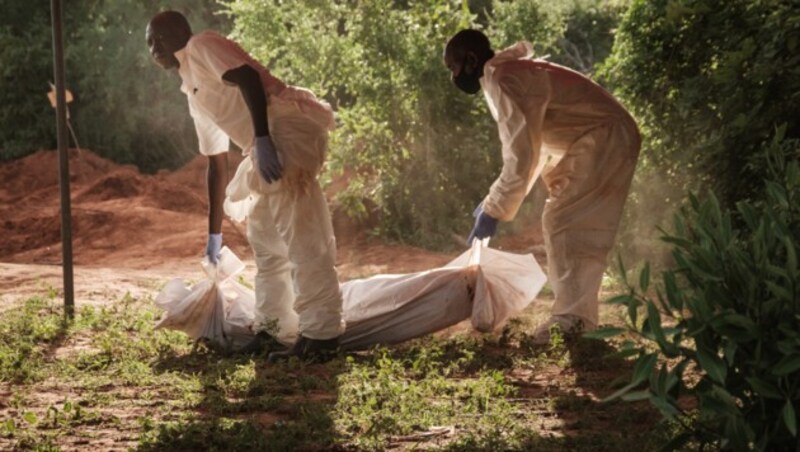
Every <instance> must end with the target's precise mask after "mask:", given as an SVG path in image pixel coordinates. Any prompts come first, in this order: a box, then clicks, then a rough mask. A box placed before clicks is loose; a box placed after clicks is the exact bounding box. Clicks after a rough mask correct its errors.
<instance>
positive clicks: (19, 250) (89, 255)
mask: <svg viewBox="0 0 800 452" xmlns="http://www.w3.org/2000/svg"><path fill="white" fill-rule="evenodd" d="M231 160H232V164H231V167H232V169H231V174H233V170H234V169H235V166H234V165H235V164H236V163H238V161H239V160H240V157H237V156H234V157H233V158H231ZM69 163H70V179H71V195H72V224H73V231H72V234H73V253H74V259H75V262H76V263H78V264H83V265H103V266H120V267H140V268H142V267H144V268H147V267H151V266H157V265H160V264H163V263H164V262H166V261H170V260H175V259H192V260H193V261H194V260H195V259H199V258H200V257H201V255H202V252H203V249H204V248H205V240H206V235H207V233H208V229H207V228H208V221H207V209H208V205H207V201H206V197H207V194H206V188H205V187H206V186H205V184H206V178H205V165H206V164H205V160H204V159H203V158H202V157H200V158H198V159H195V160H193V161H192V162H190V163H189V164H188V165H187V166H186V167H184V168H181V169H180V170H178V171H175V172H162V173H159V174H157V175H147V174H141V173H139V172H138V171H137V170H136V168H135V167H133V166H130V165H117V164H115V163H113V162H111V161H109V160H106V159H104V158H102V157H99V156H98V155H96V154H94V153H93V152H91V151H87V150H81V151H80V152H79V151H77V150H74V149H73V150H70V152H69ZM58 170H59V166H58V154H57V152H55V151H39V152H36V153H34V154H32V155H30V156H28V157H25V158H22V159H19V160H15V161H12V162H8V163H4V164H1V165H0V180H2V181H3V182H2V186H1V187H0V225H2V227H3V232H4V235H3V238H2V240H1V241H0V260H3V261H7V262H18V263H59V262H60V260H61V217H60V191H59V186H58ZM223 233H224V234H225V244H226V245H228V246H229V247H231V248H232V249H234V251H236V252H237V253H239V254H241V255H246V253H247V252H248V246H247V241H246V239H245V237H244V234H243V233H242V229H241V228H240V227H237V226H235V225H233V224H232V223H230V222H226V223H225V224H224V225H223Z"/></svg>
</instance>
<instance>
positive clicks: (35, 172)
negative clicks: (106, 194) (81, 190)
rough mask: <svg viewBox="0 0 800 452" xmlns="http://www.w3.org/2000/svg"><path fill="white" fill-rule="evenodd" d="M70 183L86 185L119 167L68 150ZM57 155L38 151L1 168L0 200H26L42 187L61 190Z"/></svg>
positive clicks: (54, 152)
mask: <svg viewBox="0 0 800 452" xmlns="http://www.w3.org/2000/svg"><path fill="white" fill-rule="evenodd" d="M69 164H70V171H69V174H70V181H71V182H73V183H85V182H86V181H91V180H95V179H97V178H98V177H99V176H101V175H103V174H105V173H107V172H108V171H110V170H111V169H112V168H120V166H119V165H116V164H115V163H113V162H111V161H110V160H106V159H104V158H103V157H100V156H98V155H97V154H94V153H93V152H91V151H86V150H83V151H79V150H77V149H70V150H69ZM58 173H59V163H58V153H57V152H56V151H38V152H36V153H34V154H31V155H29V156H27V157H25V158H22V159H19V160H13V161H11V162H7V163H4V164H2V165H0V180H2V181H3V184H2V186H1V187H0V201H2V202H9V201H14V200H18V199H23V198H26V197H27V196H29V194H30V193H31V192H34V191H37V190H40V189H42V188H51V187H58Z"/></svg>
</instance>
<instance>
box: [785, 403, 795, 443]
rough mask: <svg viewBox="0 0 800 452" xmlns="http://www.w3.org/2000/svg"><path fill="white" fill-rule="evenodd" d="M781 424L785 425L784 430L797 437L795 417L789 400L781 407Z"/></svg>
mask: <svg viewBox="0 0 800 452" xmlns="http://www.w3.org/2000/svg"><path fill="white" fill-rule="evenodd" d="M783 422H784V423H786V428H788V429H789V432H790V433H791V434H792V436H797V417H796V416H795V412H794V407H793V406H792V401H791V400H787V401H786V405H784V406H783Z"/></svg>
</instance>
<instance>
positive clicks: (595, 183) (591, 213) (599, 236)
mask: <svg viewBox="0 0 800 452" xmlns="http://www.w3.org/2000/svg"><path fill="white" fill-rule="evenodd" d="M531 55H532V47H531V45H530V44H529V43H527V42H519V43H517V44H515V45H513V46H511V47H509V48H508V49H506V50H503V51H501V52H499V53H497V54H495V53H494V51H493V50H492V48H491V46H490V44H489V40H488V39H487V37H486V36H485V35H484V34H483V33H481V32H480V31H477V30H462V31H460V32H458V33H457V34H456V35H455V36H453V37H452V38H451V39H450V40H449V41H448V43H447V46H446V48H445V52H444V63H445V65H446V66H447V67H448V69H449V70H450V72H451V73H452V77H453V82H454V83H455V84H456V86H457V87H458V88H459V89H461V90H462V91H464V92H466V93H469V94H475V93H477V92H478V91H480V90H481V89H483V93H484V96H485V97H486V101H487V103H488V106H489V110H490V111H491V113H492V116H493V117H494V119H495V121H497V125H498V131H499V133H500V141H501V142H502V153H503V169H502V172H501V173H500V176H499V177H498V178H497V180H496V181H495V182H494V184H492V186H491V188H490V189H489V194H488V195H487V196H486V198H484V200H483V201H482V202H481V204H479V205H478V208H477V209H476V210H475V212H474V214H473V215H474V216H475V217H476V220H475V226H474V228H473V230H472V232H471V233H470V236H469V239H468V241H469V242H472V240H474V239H484V238H487V237H491V236H492V235H494V233H495V231H496V229H497V224H498V222H499V221H511V220H513V219H514V216H515V215H516V214H517V210H518V209H519V207H520V205H521V204H522V201H523V199H524V198H525V196H526V195H527V194H528V192H530V190H531V188H532V187H533V184H534V182H535V181H536V179H537V178H538V177H539V175H541V176H542V178H543V179H544V182H545V184H546V186H547V189H548V191H549V197H548V200H547V203H546V205H545V208H544V213H543V217H542V223H543V226H544V236H545V248H546V251H547V261H548V279H549V281H550V285H551V287H552V288H553V292H554V294H555V303H554V305H553V308H552V311H551V316H550V318H549V319H548V320H547V321H546V322H545V323H543V324H541V325H539V326H538V327H537V329H536V330H535V332H534V333H533V339H534V341H535V342H536V343H539V344H544V343H547V342H549V340H550V327H551V326H552V325H554V324H557V325H559V326H560V327H561V329H562V331H566V332H579V331H587V330H591V329H594V328H595V327H596V326H597V323H598V292H599V290H600V283H601V281H602V278H603V272H604V271H605V268H606V266H607V262H606V259H607V257H608V253H609V251H610V250H611V248H612V246H613V245H614V237H615V235H616V232H617V228H618V226H619V221H620V217H621V215H622V209H623V206H624V203H625V198H626V197H627V194H628V189H629V188H630V183H631V179H632V178H633V173H634V168H635V166H636V160H637V158H638V155H639V147H640V137H639V132H638V128H637V127H636V123H635V122H634V120H633V119H632V118H631V116H630V114H628V112H627V111H626V110H625V108H623V107H622V106H621V105H620V104H619V102H617V100H616V99H614V97H613V96H611V94H609V93H608V92H607V91H605V90H604V89H603V88H602V87H601V86H600V85H598V84H596V83H595V82H593V81H592V80H590V79H589V78H587V77H585V76H584V75H582V74H580V73H578V72H575V71H573V70H571V69H568V68H566V67H563V66H559V65H557V64H553V63H549V62H547V61H544V60H536V59H532V58H531Z"/></svg>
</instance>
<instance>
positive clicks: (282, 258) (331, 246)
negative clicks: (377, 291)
mask: <svg viewBox="0 0 800 452" xmlns="http://www.w3.org/2000/svg"><path fill="white" fill-rule="evenodd" d="M278 184H280V182H278ZM247 238H248V240H249V241H250V246H251V247H252V248H253V252H254V253H255V260H256V266H257V268H258V272H257V274H256V279H255V286H256V287H255V289H256V290H255V292H256V315H255V324H256V328H257V329H263V330H266V331H268V332H270V333H271V334H273V335H275V336H276V337H277V338H278V340H280V341H281V342H284V343H287V344H289V343H292V342H294V341H295V340H296V339H297V334H298V333H299V334H302V335H303V336H305V337H307V338H309V339H331V338H334V337H337V336H339V335H340V334H341V333H342V332H343V331H344V325H343V323H342V294H341V291H340V290H339V280H338V277H337V274H336V269H335V267H334V264H335V262H336V240H335V238H334V235H333V227H332V226H331V217H330V213H329V212H328V205H327V203H326V201H325V197H324V196H323V194H322V189H321V188H320V186H319V182H317V181H316V180H314V182H313V183H311V184H309V187H308V190H306V191H305V192H303V193H300V192H297V191H293V190H286V189H278V190H274V191H271V192H270V193H266V194H262V195H260V196H259V197H258V199H257V201H256V203H255V205H254V206H253V209H252V211H251V212H250V215H249V218H248V221H247ZM276 327H277V330H275V328H276Z"/></svg>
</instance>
